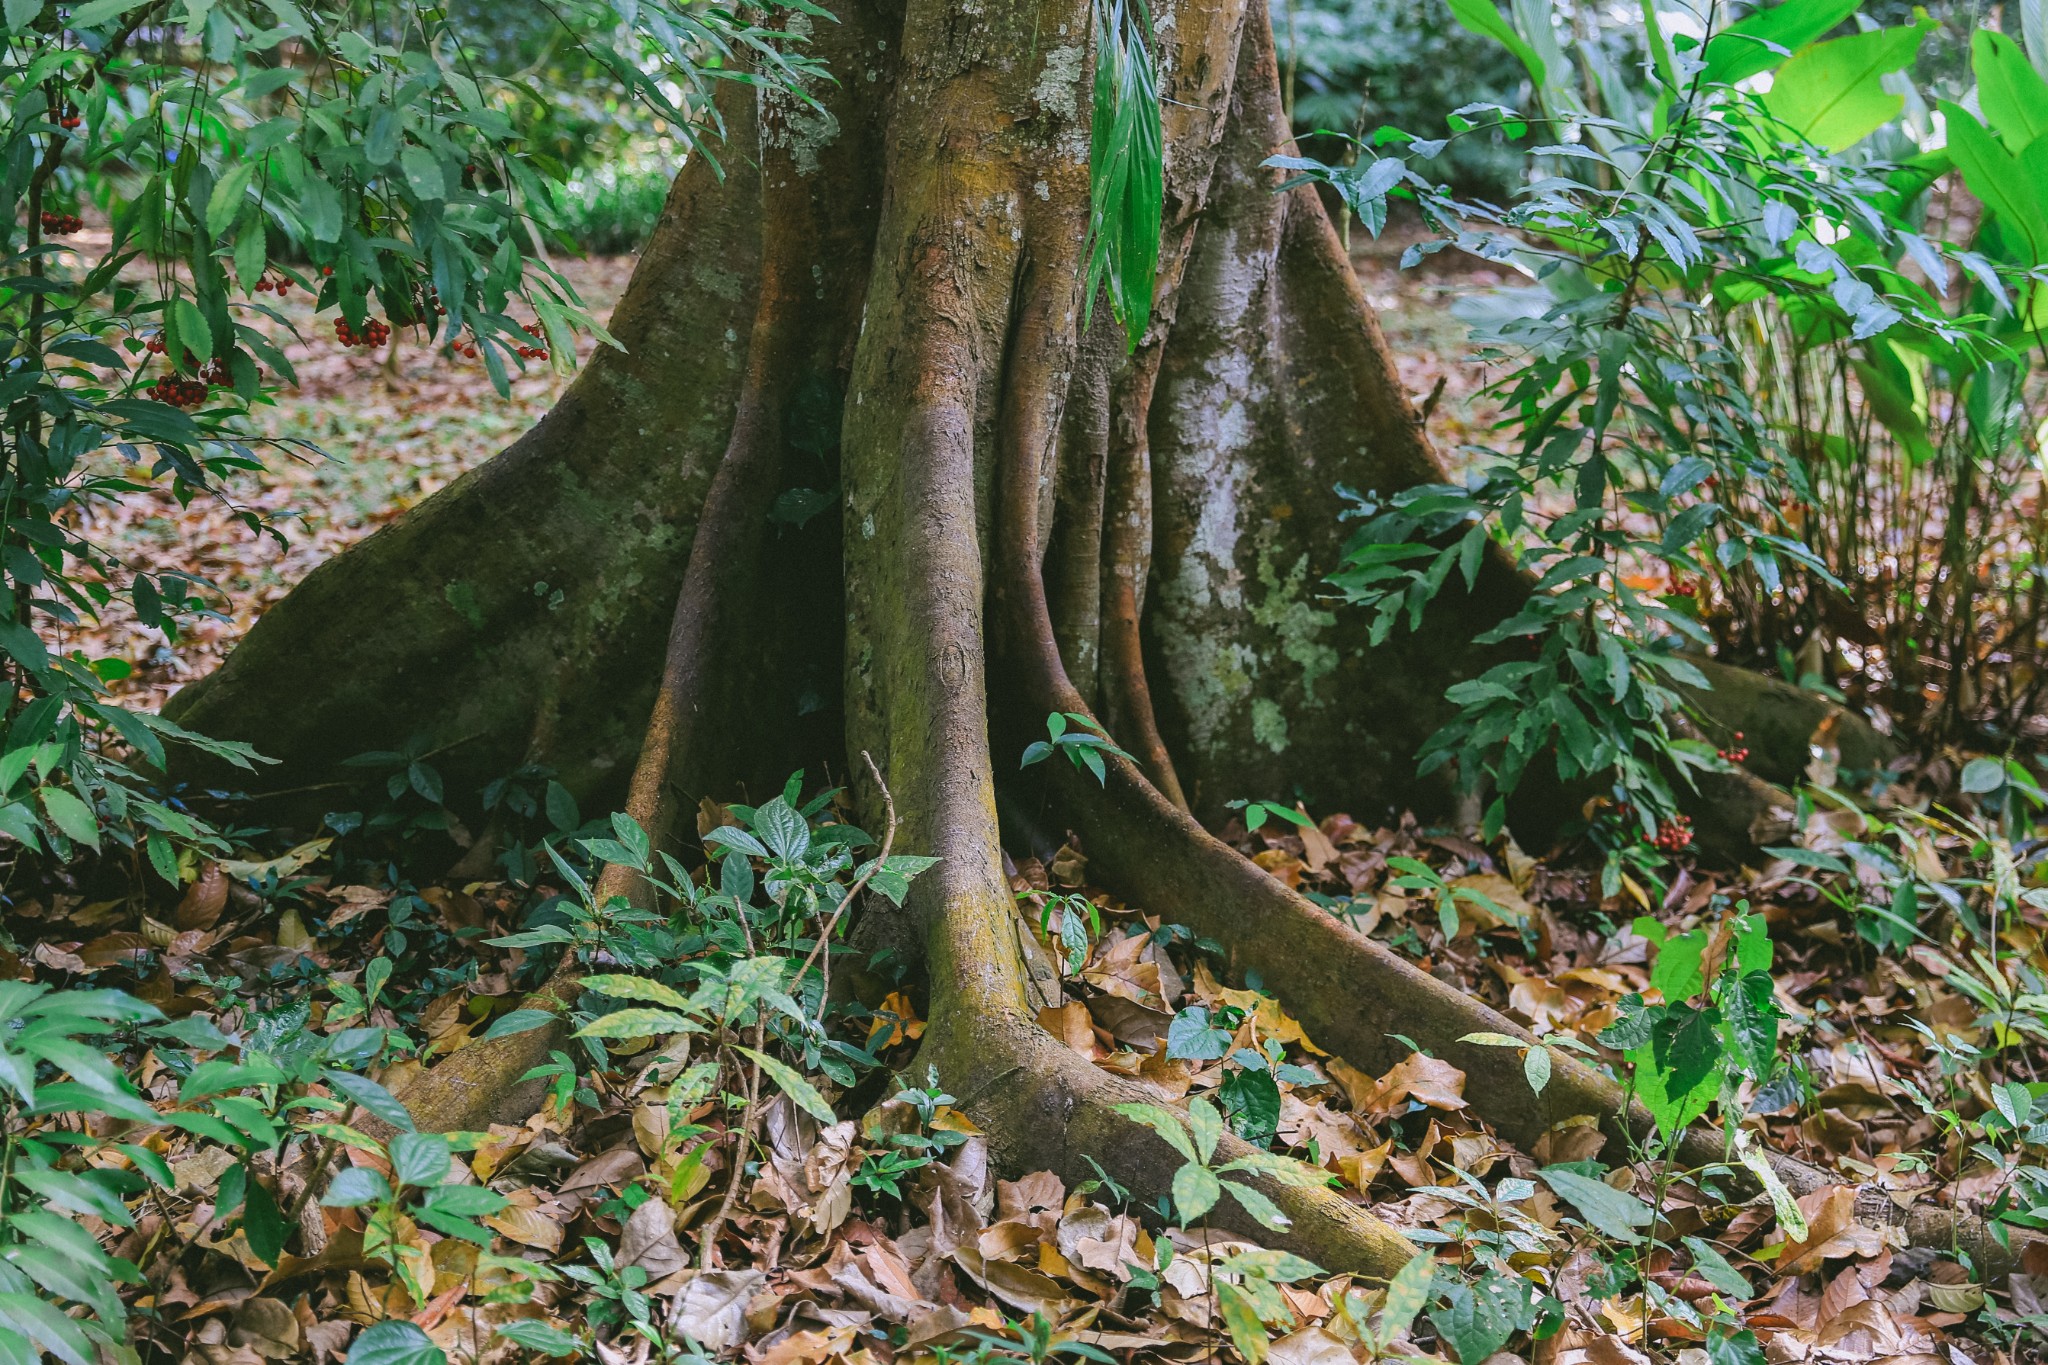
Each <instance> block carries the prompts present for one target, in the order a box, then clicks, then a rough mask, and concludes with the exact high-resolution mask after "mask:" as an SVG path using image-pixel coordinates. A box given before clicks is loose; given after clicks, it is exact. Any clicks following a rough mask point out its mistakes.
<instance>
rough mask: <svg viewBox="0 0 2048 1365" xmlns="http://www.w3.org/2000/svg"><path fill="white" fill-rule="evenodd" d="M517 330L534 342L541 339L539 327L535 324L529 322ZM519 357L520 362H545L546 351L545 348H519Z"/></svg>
mask: <svg viewBox="0 0 2048 1365" xmlns="http://www.w3.org/2000/svg"><path fill="white" fill-rule="evenodd" d="M519 330H520V331H522V332H524V333H526V334H527V335H528V336H530V337H532V338H533V339H534V340H535V341H539V340H540V338H541V325H540V324H539V323H537V322H529V323H527V324H526V325H525V326H524V327H521V328H520V329H519ZM519 357H520V359H522V360H546V359H547V358H548V350H547V347H545V346H521V347H520V348H519Z"/></svg>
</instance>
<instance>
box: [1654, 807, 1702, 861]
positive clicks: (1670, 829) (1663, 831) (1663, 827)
mask: <svg viewBox="0 0 2048 1365" xmlns="http://www.w3.org/2000/svg"><path fill="white" fill-rule="evenodd" d="M1650 842H1651V843H1653V844H1655V845H1656V846H1657V847H1658V848H1660V849H1662V850H1663V851H1664V852H1666V853H1683V852H1684V851H1685V850H1686V849H1687V848H1689V847H1691V845H1692V821H1691V820H1689V819H1687V818H1686V817H1685V816H1683V815H1674V816H1672V817H1671V818H1670V819H1669V820H1663V821H1659V822H1658V825H1657V837H1656V838H1654V839H1652V840H1650Z"/></svg>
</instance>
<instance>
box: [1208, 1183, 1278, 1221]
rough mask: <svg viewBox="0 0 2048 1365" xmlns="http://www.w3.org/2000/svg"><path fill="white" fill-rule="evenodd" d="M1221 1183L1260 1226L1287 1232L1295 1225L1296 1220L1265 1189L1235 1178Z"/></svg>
mask: <svg viewBox="0 0 2048 1365" xmlns="http://www.w3.org/2000/svg"><path fill="white" fill-rule="evenodd" d="M1221 1184H1222V1185H1223V1187H1224V1188H1225V1189H1227V1190H1229V1191H1230V1197H1231V1198H1233V1199H1235V1200H1236V1201H1237V1202H1238V1204H1239V1205H1240V1206H1242V1207H1243V1209H1244V1211H1245V1212H1246V1213H1248V1214H1250V1215H1251V1216H1252V1217H1253V1219H1255V1220H1256V1221H1257V1222H1258V1224H1259V1226H1261V1227H1264V1228H1271V1229H1272V1230H1273V1231H1274V1232H1285V1231H1287V1230H1288V1229H1289V1228H1291V1227H1293V1226H1294V1220H1293V1219H1291V1218H1289V1217H1288V1216H1287V1215H1286V1214H1285V1213H1283V1212H1282V1211H1281V1209H1280V1206H1279V1205H1278V1204H1276V1203H1274V1202H1273V1201H1272V1200H1271V1199H1270V1198H1268V1197H1267V1195H1266V1193H1265V1191H1263V1190H1260V1189H1257V1188H1255V1187H1253V1186H1251V1185H1245V1184H1241V1183H1240V1182H1238V1181H1235V1180H1225V1181H1222V1182H1221Z"/></svg>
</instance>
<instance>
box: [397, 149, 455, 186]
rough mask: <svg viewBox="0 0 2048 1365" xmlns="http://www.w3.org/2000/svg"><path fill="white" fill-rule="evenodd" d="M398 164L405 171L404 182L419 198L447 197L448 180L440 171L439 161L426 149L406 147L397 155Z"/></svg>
mask: <svg viewBox="0 0 2048 1365" xmlns="http://www.w3.org/2000/svg"><path fill="white" fill-rule="evenodd" d="M398 164H399V165H400V166H401V167H403V168H404V170H405V182H406V183H407V184H408V185H411V186H412V192H413V193H414V194H416V195H418V196H419V197H420V198H422V199H446V198H447V197H448V178H447V176H446V175H445V174H444V173H443V172H442V170H441V163H440V161H439V160H438V159H437V158H436V157H435V156H434V154H433V153H432V152H430V151H428V150H427V149H426V148H424V147H407V148H406V149H405V150H404V151H402V152H400V153H399V154H398Z"/></svg>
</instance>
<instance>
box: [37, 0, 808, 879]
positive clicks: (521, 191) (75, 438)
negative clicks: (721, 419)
mask: <svg viewBox="0 0 2048 1365" xmlns="http://www.w3.org/2000/svg"><path fill="white" fill-rule="evenodd" d="M549 11H550V13H551V14H552V15H553V16H554V20H555V22H556V23H557V24H559V25H561V26H563V27H565V28H566V29H567V30H569V31H570V32H571V33H573V35H574V40H575V42H576V44H577V46H578V49H579V51H580V52H581V53H582V54H584V55H585V56H586V57H587V58H589V59H590V61H591V62H593V63H594V64H596V65H597V66H598V67H600V68H601V69H602V70H603V71H604V72H605V74H606V75H607V76H608V77H609V78H610V81H611V82H612V83H613V86H614V88H615V89H616V90H617V91H618V92H620V94H622V95H623V97H624V98H625V99H626V100H627V101H628V102H629V103H632V104H634V105H637V106H640V107H644V108H646V109H648V110H650V111H652V113H653V114H654V115H656V116H658V117H659V118H661V119H662V120H664V121H665V122H666V124H667V126H668V128H669V130H670V132H671V135H672V136H674V137H675V138H677V139H678V140H679V142H680V143H681V145H683V146H684V147H686V148H687V149H689V150H690V151H691V152H692V153H693V154H701V155H711V154H712V153H713V143H714V142H715V138H716V135H717V134H718V132H719V131H720V127H719V122H718V116H717V113H716V110H715V107H714V106H713V104H712V103H711V101H710V98H709V97H710V95H711V93H712V91H713V90H714V89H715V87H716V86H717V85H718V84H720V83H721V82H724V81H726V80H730V79H734V78H741V79H745V80H747V81H749V82H751V83H756V84H760V83H767V84H770V85H774V86H777V87H779V88H784V89H787V90H789V91H791V92H792V95H793V97H795V98H804V96H803V95H802V94H801V86H802V85H803V83H804V82H805V81H807V80H810V79H814V78H818V77H821V76H822V74H823V73H822V72H821V71H819V69H818V68H817V66H816V64H815V63H813V62H810V61H809V60H807V59H806V58H805V57H804V56H803V55H802V52H801V44H800V43H799V42H798V40H797V39H795V38H794V37H793V36H792V35H790V34H789V33H787V32H784V31H782V30H781V29H778V28H776V27H774V26H773V24H772V22H770V23H762V22H756V17H758V18H759V19H762V20H769V21H772V20H775V19H778V18H786V17H790V16H794V15H802V16H805V17H806V18H807V19H808V18H809V17H822V16H823V15H824V11H823V10H821V9H818V8H817V7H816V6H815V5H812V4H810V3H809V2H808V0H775V3H771V4H770V5H768V6H765V7H761V8H760V9H759V10H758V11H750V12H749V15H750V16H755V17H742V16H741V15H739V14H738V13H737V12H734V11H729V10H725V9H718V8H712V9H704V8H702V7H698V6H692V5H687V4H674V3H668V2H667V0H657V2H656V3H645V2H644V0H643V3H638V4H632V5H617V6H614V5H612V4H609V3H604V2H603V0H594V2H590V3H586V2H585V0H576V2H575V3H570V4H567V5H552V6H550V7H549ZM470 17H472V16H470V15H468V14H467V12H466V11H463V10H461V9H460V8H459V7H458V8H451V7H449V6H445V5H438V4H428V3H416V2H415V0H402V3H400V4H398V5H397V6H396V7H395V8H394V7H392V6H374V5H367V4H362V3H344V4H340V5H327V6H302V5H300V4H297V3H295V2H294V0H281V3H268V2H267V0H266V3H262V4H251V3H244V0H135V2H134V3H115V2H113V0H98V2H97V3H88V4H77V5H70V6H61V7H60V6H57V5H54V4H49V3H45V2H44V0H11V3H9V4H8V5H7V6H6V7H5V12H4V14H0V28H4V31H5V34H6V37H7V42H6V44H5V50H4V52H0V91H4V92H5V94H6V97H7V98H6V107H7V110H8V115H7V117H6V119H5V120H4V121H0V141H4V151H5V156H4V158H0V160H4V163H5V165H6V167H7V169H6V170H5V171H4V172H0V197H4V199H5V202H6V212H5V213H4V214H0V350H4V351H5V353H6V354H7V356H8V357H9V361H8V370H7V375H6V378H5V381H4V383H0V412H4V416H0V654H4V658H5V668H6V671H7V674H8V682H9V686H8V692H7V705H6V707H5V712H6V714H5V717H4V719H5V721H6V730H5V735H4V739H0V835H4V836H5V837H6V838H7V839H9V840H10V841H12V842H13V844H15V845H16V846H18V847H19V848H20V849H22V850H24V851H26V852H28V853H31V854H35V853H41V852H45V851H47V852H49V853H52V854H54V855H55V856H56V857H58V858H60V859H61V858H69V857H70V856H72V854H73V852H74V851H75V850H77V849H80V848H84V849H90V850H98V851H105V850H106V849H108V847H109V846H110V845H111V846H114V847H120V848H125V849H131V850H135V851H137V852H138V853H142V854H146V861H147V863H148V864H149V866H150V867H152V868H154V869H155V871H156V872H157V873H158V874H159V875H161V876H162V877H163V878H164V879H165V880H166V881H170V882H176V881H178V880H179V868H180V862H179V858H180V850H181V849H191V850H193V851H194V852H196V853H199V854H204V855H210V856H220V855H223V854H226V853H228V852H230V851H231V850H229V849H228V847H227V846H226V845H225V844H224V843H223V842H222V841H221V839H220V837H219V836H218V835H217V834H216V833H214V832H213V831H212V830H211V829H210V828H209V827H208V826H207V825H206V824H204V823H203V822H202V821H201V820H199V819H198V818H197V817H196V816H195V815H194V813H193V812H192V811H191V810H190V809H189V808H187V806H186V805H185V804H184V803H183V801H182V800H181V799H180V797H179V795H178V794H177V793H172V792H167V791H165V790H163V788H162V778H161V774H162V773H163V771H164V770H165V767H166V762H167V757H168V755H167V751H166V750H167V746H171V745H183V746H188V747H191V748H196V749H198V750H201V751H203V752H205V753H208V754H211V755H212V756H213V757H215V758H217V759H220V760H223V761H225V762H226V763H229V764H233V765H237V766H239V767H241V768H243V769H253V767H254V765H255V764H256V763H257V762H258V761H259V760H258V758H257V756H256V755H255V754H254V753H253V752H252V751H251V750H249V749H248V748H247V747H246V746H243V745H238V744H225V743H218V742H215V741H212V740H208V739H206V738H204V737H202V736H199V735H195V734H192V733H190V732H188V731H186V730H184V729H182V728H180V727H179V726H177V725H175V724H172V723H171V722H169V721H166V720H163V719H162V718H161V717H158V716H154V715H151V714H148V713H145V712H142V711H138V710H133V709H130V708H128V707H126V706H124V705H122V704H120V703H119V701H118V700H117V699H116V698H115V697H114V696H113V695H112V693H111V692H110V690H109V686H110V684H113V683H118V682H119V681H121V680H122V679H124V678H125V677H127V676H128V675H129V674H130V673H131V672H132V671H133V670H132V665H131V664H130V663H129V662H128V661H127V660H125V659H119V658H106V659H95V658H90V657H88V656H87V655H86V654H85V653H84V652H83V651H81V650H78V649H75V648H72V649H65V648H60V647H55V646H53V644H52V641H53V640H54V639H56V638H57V637H58V636H60V635H61V634H62V633H64V632H66V631H68V630H70V629H72V628H74V627H76V626H78V625H80V624H84V623H89V622H91V621H93V620H95V619H97V618H98V617H99V616H100V615H101V614H102V613H103V612H104V611H106V610H107V609H108V608H110V607H111V606H112V605H113V604H114V603H115V602H116V599H117V598H118V599H122V606H123V608H124V609H125V610H129V611H132V613H133V615H134V617H135V619H136V620H137V621H138V622H139V623H140V624H141V625H142V626H144V627H147V628H151V629H154V630H158V631H161V632H162V633H163V634H164V636H165V637H166V638H167V639H168V640H170V641H172V642H175V641H176V640H177V639H178V637H179V632H180V630H181V628H182V627H181V623H183V622H185V621H188V620H190V619H191V618H192V617H193V616H194V615H195V614H196V613H199V612H201V611H204V610H206V609H207V606H208V603H209V601H210V600H211V598H212V596H213V589H212V588H211V587H210V586H209V585H208V584H206V583H205V582H203V581H202V580H201V579H200V578H199V577H197V576H195V575H193V574H190V573H186V572H182V571H177V570H171V571H161V572H159V571H152V570H148V569H142V568H138V567H136V566H133V565H131V564H127V563H125V562H123V561H122V560H121V558H120V557H119V556H118V555H117V554H115V553H113V552H112V551H110V550H109V549H107V548H106V547H105V546H103V545H102V544H100V543H98V541H97V540H96V539H95V534H96V533H95V532H94V531H93V529H92V528H93V526H94V523H95V520H96V517H95V515H94V509H96V508H101V507H104V506H105V505H107V504H109V503H112V502H116V501H119V500H121V499H124V498H127V497H130V496H132V495H137V494H140V493H143V492H145V491H146V490H149V489H152V488H167V489H168V490H169V491H170V492H171V493H172V494H173V495H174V496H175V497H176V498H177V499H178V500H179V501H180V502H190V501H191V500H192V499H194V498H197V497H224V496H226V495H227V494H228V492H229V484H230V482H231V481H232V480H233V478H234V477H235V476H237V475H240V474H243V473H245V472H247V471H249V470H253V469H256V468H258V467H260V465H261V462H262V452H263V451H264V450H265V449H266V448H268V447H270V446H272V445H274V444H276V443H275V442H273V441H271V440H270V439H268V438H267V437H266V436H265V435H264V433H263V429H262V426H261V423H260V421H259V420H258V416H259V414H260V410H261V408H262V406H263V405H264V404H265V403H267V402H268V401H269V396H270V395H271V394H272V393H273V392H274V391H275V389H276V388H277V386H279V385H280V384H290V383H293V382H295V376H294V371H293V367H292V364H291V362H290V360H289V359H288V358H287V356H286V354H285V352H284V351H283V349H281V348H280V346H279V345H278V344H277V343H276V341H275V340H274V339H273V336H272V332H271V330H270V327H271V326H275V327H277V328H282V329H285V330H287V331H289V330H290V329H291V328H292V322H291V319H290V318H289V317H287V316H286V314H285V313H283V312H282V311H280V309H279V308H278V307H275V306H273V300H277V301H281V300H282V299H283V298H285V297H286V296H287V295H289V294H291V293H292V292H293V291H299V290H302V291H304V293H305V294H306V295H307V296H308V297H310V299H311V300H312V302H313V305H314V306H315V307H316V308H317V309H320V310H323V311H325V310H333V316H332V317H331V318H330V319H329V320H328V321H327V322H323V324H322V326H323V328H325V327H328V326H331V327H332V328H333V338H334V341H335V343H336V344H339V345H341V346H343V347H372V346H382V345H385V344H388V343H390V342H391V341H392V340H393V339H394V336H395V335H397V334H407V333H409V334H410V335H412V336H413V337H414V338H415V339H416V340H417V341H418V342H419V343H421V344H425V345H446V346H450V347H453V348H458V349H460V350H461V351H462V353H463V354H464V355H466V356H468V357H471V358H475V359H479V360H480V361H481V363H482V365H483V368H484V370H485V371H486V373H487V374H488V375H489V377H490V380H491V382H492V383H493V385H494V386H495V387H496V388H497V390H498V392H499V393H501V394H503V393H506V392H508V385H509V382H510V376H511V374H512V373H513V371H514V369H515V368H518V367H524V366H525V365H526V364H527V363H528V362H529V361H536V360H540V361H546V362H548V363H550V364H552V365H554V366H556V367H558V368H561V369H565V370H566V368H567V367H569V366H570V364H571V363H572V359H573V356H574V347H575V337H576V333H577V332H579V331H583V332H589V333H593V334H596V335H598V336H600V337H602V336H603V332H602V329H601V328H599V327H597V325H596V324H595V322H594V321H593V320H592V319H591V318H590V317H589V315H588V314H587V313H586V312H585V310H584V309H583V307H582V304H581V302H580V300H579V299H578V298H577V296H576V293H575V291H574V289H573V288H572V287H571V286H570V285H569V283H568V281H567V280H566V278H564V277H563V276H562V275H561V274H560V273H559V272H558V271H556V270H555V269H554V268H553V267H552V266H551V265H550V264H549V263H548V261H547V259H546V257H545V255H544V254H543V253H541V252H539V251H537V250H534V249H533V248H534V247H535V246H536V245H537V244H538V242H539V235H538V234H539V232H540V230H541V229H542V228H543V227H544V226H545V225H546V224H545V219H546V218H547V216H548V214H547V209H548V204H549V199H550V193H549V189H548V184H549V182H548V175H549V174H550V173H555V174H560V173H561V171H562V168H561V167H560V166H559V165H556V164H552V163H550V162H548V161H547V159H546V158H544V157H536V156H534V155H533V154H532V152H531V149H530V148H529V147H528V145H527V144H525V143H524V142H523V141H522V136H521V129H520V127H519V124H518V122H517V120H516V119H515V117H514V113H515V112H517V111H522V110H527V109H528V108H529V101H528V98H527V96H526V94H525V93H524V92H523V90H522V87H521V83H520V81H519V80H518V78H517V77H516V76H512V75H494V74H488V73H487V68H485V67H483V66H481V65H480V64H479V63H477V62H476V61H474V60H472V58H473V57H474V55H475V49H476V44H477V37H476V35H475V33H474V32H472V31H470V30H466V29H465V28H464V27H463V26H462V22H461V21H462V20H464V19H467V18H470ZM87 215H91V216H92V217H93V218H94V219H95V227H97V224H98V222H100V221H104V223H105V224H106V228H107V231H106V233H105V234H104V236H101V235H99V234H98V232H97V231H95V233H94V234H93V235H92V236H90V237H88V236H87V235H85V233H84V229H85V227H86V221H85V220H86V216H87ZM238 515H239V517H240V519H241V520H242V521H243V522H244V523H245V525H246V526H247V528H248V529H249V530H250V532H251V533H252V534H253V533H272V534H274V531H273V529H272V528H270V527H269V526H267V525H266V524H265V523H264V522H263V521H262V519H261V518H260V517H258V516H257V515H256V514H255V513H254V512H248V511H243V512H240V513H239V514H238ZM409 776H410V777H411V778H413V779H420V778H421V774H420V773H418V772H413V773H411V774H409ZM414 785H415V786H416V787H417V788H418V789H419V790H420V792H421V795H422V796H423V797H425V798H426V799H427V800H429V801H430V802H432V803H433V804H435V805H438V802H439V798H438V796H431V795H428V793H427V791H426V787H425V784H424V782H423V781H419V780H415V783H414Z"/></svg>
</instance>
